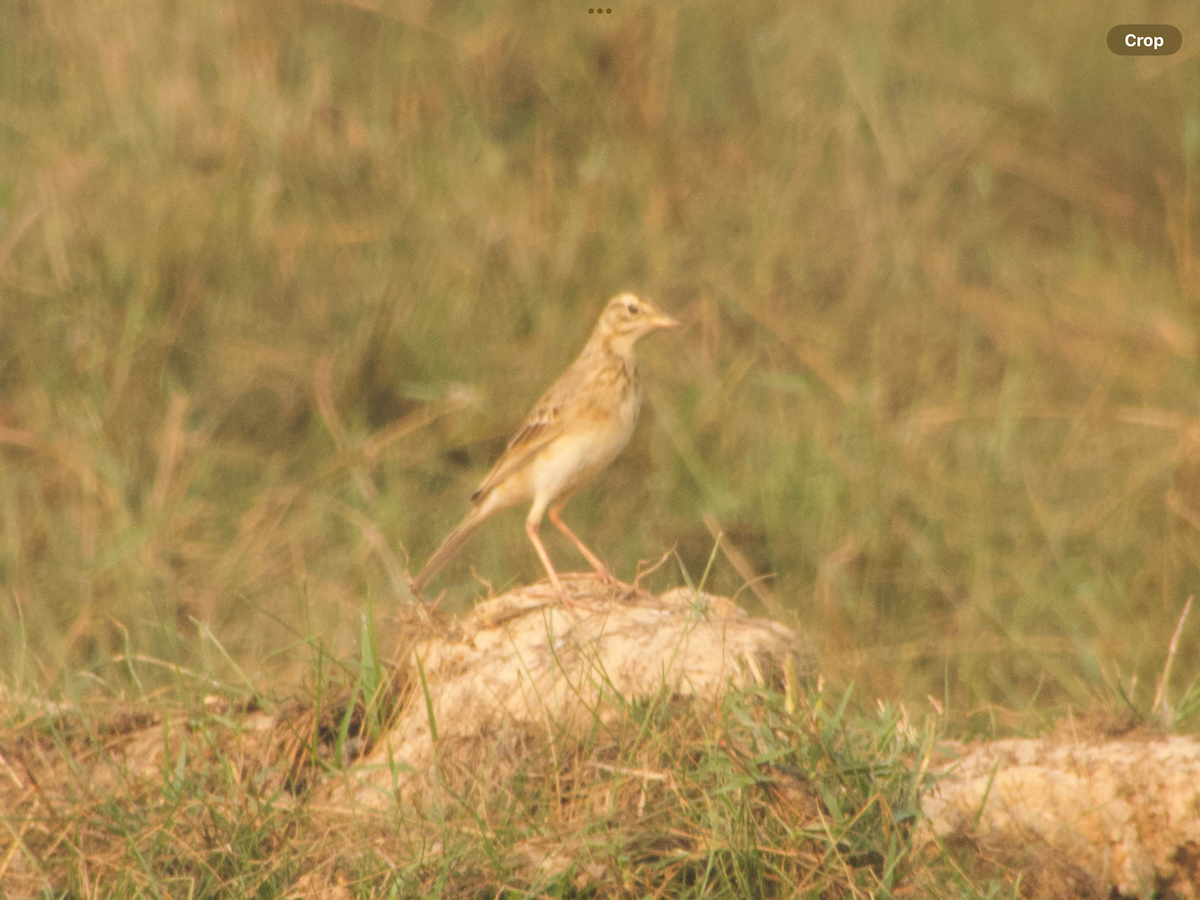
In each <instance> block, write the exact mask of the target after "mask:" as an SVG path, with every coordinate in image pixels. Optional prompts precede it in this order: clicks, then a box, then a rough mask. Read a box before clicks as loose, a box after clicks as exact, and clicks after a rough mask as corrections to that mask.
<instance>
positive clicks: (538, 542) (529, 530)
mask: <svg viewBox="0 0 1200 900" xmlns="http://www.w3.org/2000/svg"><path fill="white" fill-rule="evenodd" d="M539 520H540V517H539V519H534V518H533V517H530V518H529V519H528V520H526V522H525V533H526V534H527V535H529V540H530V541H532V542H533V549H534V550H536V551H537V555H538V559H540V560H541V561H542V565H543V566H545V567H546V574H547V575H549V576H550V583H551V584H552V585H554V590H555V591H557V592H558V596H559V597H561V598H562V599H563V600H566V599H567V592H566V591H564V590H563V586H562V582H561V581H559V580H558V573H557V572H555V571H554V563H552V562H550V554H549V553H547V552H546V548H545V547H543V546H542V539H541V538H540V537H538V522H539Z"/></svg>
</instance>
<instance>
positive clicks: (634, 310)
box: [625, 303, 641, 316]
mask: <svg viewBox="0 0 1200 900" xmlns="http://www.w3.org/2000/svg"><path fill="white" fill-rule="evenodd" d="M625 311H626V312H627V313H629V314H630V315H631V316H636V315H637V314H638V313H639V312H641V310H640V309H638V305H637V304H636V303H630V304H629V305H628V306H626V307H625Z"/></svg>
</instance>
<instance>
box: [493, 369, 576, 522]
mask: <svg viewBox="0 0 1200 900" xmlns="http://www.w3.org/2000/svg"><path fill="white" fill-rule="evenodd" d="M575 375H576V371H575V369H574V368H571V369H568V370H567V371H566V372H564V373H563V375H562V377H561V378H559V379H558V381H556V382H555V383H554V384H552V385H551V386H550V389H549V390H548V391H546V393H545V394H543V395H542V399H541V400H539V401H538V402H537V403H536V404H535V405H534V407H533V409H532V410H530V412H529V415H527V416H526V417H525V421H524V422H522V423H521V427H520V428H518V429H517V433H516V434H514V435H513V436H512V439H511V440H510V441H509V442H508V447H507V448H506V449H505V451H504V453H503V454H501V456H500V458H499V459H498V460H496V464H495V465H494V466H492V470H491V471H490V472H488V473H487V475H485V476H484V479H483V481H482V482H481V483H480V485H479V488H478V489H477V490H476V491H475V493H473V494H472V495H471V502H472V503H479V502H481V501H482V500H483V498H484V497H486V496H487V495H488V494H489V493H490V492H491V490H492V489H493V488H494V487H496V485H498V484H500V483H501V482H502V481H504V480H505V479H506V478H508V477H509V476H511V475H512V474H513V473H514V472H517V471H518V470H520V469H521V468H522V467H523V466H525V465H526V464H527V463H528V462H529V461H530V460H531V459H533V457H535V456H536V455H537V454H538V453H539V452H541V451H542V450H543V449H544V448H545V447H546V446H547V445H548V444H550V442H551V441H553V440H554V439H555V438H557V437H558V436H559V435H560V434H562V432H563V409H564V408H565V407H566V405H567V403H568V402H569V401H570V398H571V397H572V396H573V395H574V393H575V381H576V377H575Z"/></svg>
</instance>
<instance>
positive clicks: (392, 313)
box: [0, 0, 1200, 728]
mask: <svg viewBox="0 0 1200 900" xmlns="http://www.w3.org/2000/svg"><path fill="white" fill-rule="evenodd" d="M587 2H590V0H579V2H578V3H573V4H568V3H563V2H561V0H560V2H554V3H549V2H542V0H528V2H503V0H501V2H488V3H484V2H470V0H462V2H455V0H406V2H392V0H287V2H284V0H236V2H235V0H189V2H186V3H184V2H178V0H100V2H94V0H11V2H7V3H4V4H2V5H0V588H2V590H0V680H2V681H3V682H6V683H8V684H10V685H16V686H20V687H32V686H35V685H36V686H38V687H39V688H44V689H49V690H52V691H53V690H59V689H61V688H62V687H63V686H70V685H75V686H76V687H78V686H80V685H82V686H83V687H84V688H86V686H87V684H89V683H90V682H91V681H95V680H96V679H98V680H100V681H102V682H105V683H107V684H109V685H112V684H114V683H120V681H121V679H122V678H129V679H132V680H134V681H142V682H143V683H145V682H150V683H154V682H155V680H162V679H165V678H167V677H169V675H170V671H171V670H170V669H169V668H167V667H165V666H162V665H160V664H159V663H162V662H165V663H169V664H171V665H177V666H185V667H188V668H190V669H194V670H200V671H212V672H215V673H220V672H228V671H229V670H230V667H231V666H232V665H233V664H234V663H236V664H237V666H239V667H240V668H241V669H242V670H244V671H245V672H246V673H248V675H250V676H252V677H254V678H279V679H283V680H284V681H286V680H287V679H288V678H293V677H302V676H298V675H297V673H298V672H299V671H300V670H299V669H297V668H296V658H297V655H296V652H295V651H296V648H298V647H311V646H312V644H313V642H314V641H320V642H321V644H322V646H324V647H326V648H327V649H329V650H330V652H334V653H349V652H353V648H354V646H355V643H356V641H357V640H358V636H359V634H360V628H361V624H360V623H361V615H362V614H363V613H364V611H366V610H367V609H368V607H369V608H370V609H371V610H372V612H373V614H374V615H375V617H376V618H377V619H379V620H380V622H381V623H382V624H381V627H382V628H386V627H388V626H387V624H386V623H388V622H391V621H393V620H396V619H403V615H404V614H403V611H402V606H403V600H404V598H405V593H404V590H403V588H402V586H401V585H402V583H403V573H404V571H405V568H406V567H407V566H408V565H410V560H411V565H412V568H413V570H414V571H415V570H416V569H417V568H419V566H420V564H421V563H423V562H424V560H425V558H426V557H427V555H428V554H429V553H430V552H431V551H432V549H433V548H434V547H435V546H436V545H437V543H438V542H439V541H440V540H441V538H442V537H443V536H444V535H445V533H446V532H447V531H448V530H449V529H450V528H451V527H452V526H453V525H454V524H455V523H456V522H457V521H458V520H459V519H460V518H461V516H462V515H463V514H464V513H465V512H466V510H467V508H468V503H467V497H468V496H469V494H470V493H471V491H472V490H473V489H474V487H475V486H476V484H477V483H478V481H479V479H480V478H481V477H482V475H483V474H484V472H485V471H486V470H487V468H488V466H489V465H490V464H491V463H492V462H493V461H494V460H495V458H496V457H497V456H498V454H499V453H500V451H501V450H502V448H503V447H504V444H505V442H506V440H507V439H508V437H509V436H510V434H511V433H512V431H513V429H514V428H515V426H516V425H517V424H518V423H519V421H520V419H521V417H522V416H523V415H524V413H525V412H526V411H527V410H528V408H529V407H530V405H531V404H532V403H533V402H534V401H535V400H536V399H537V397H538V396H539V395H540V393H541V392H542V391H543V390H544V389H545V388H546V386H548V385H549V383H550V382H551V381H552V380H553V379H554V378H555V377H556V376H557V375H558V374H559V373H560V371H561V370H562V369H563V368H564V367H565V366H566V365H567V364H568V363H569V362H570V361H571V360H572V359H573V357H574V356H575V354H576V353H577V352H578V351H579V349H580V347H581V346H582V344H583V342H584V341H585V340H586V338H587V335H588V333H589V332H590V330H591V328H592V326H593V325H594V322H595V318H596V317H597V315H598V314H599V311H600V309H601V307H602V305H603V303H604V301H605V300H606V299H607V298H608V297H609V296H610V295H612V294H613V293H616V292H617V291H620V290H625V289H632V290H635V291H638V292H641V293H644V294H646V295H648V296H650V297H652V298H654V299H655V300H656V301H657V302H659V303H660V305H661V306H662V307H663V308H664V309H666V310H667V311H668V312H670V313H671V314H673V315H675V316H677V317H678V318H679V319H680V320H681V322H682V327H681V328H680V329H677V330H675V331H673V332H664V333H660V334H656V335H654V336H653V337H652V338H650V339H648V340H647V341H645V342H644V343H642V344H641V346H640V356H641V364H642V372H643V379H642V380H643V384H644V385H645V387H646V389H647V394H648V397H647V406H646V408H645V410H644V412H643V417H642V421H641V423H640V424H639V428H638V431H637V433H636V435H635V437H634V439H633V441H632V442H631V444H630V446H629V448H628V449H627V451H626V452H625V454H624V455H623V456H622V457H621V458H620V459H619V460H618V461H617V462H616V463H615V464H614V465H613V466H612V467H611V468H610V469H609V470H608V471H607V472H606V473H605V474H603V475H602V476H600V477H599V478H597V479H596V480H595V482H593V483H592V485H591V486H590V487H588V488H587V489H586V490H584V491H583V492H582V493H581V494H579V495H578V496H577V497H576V499H575V500H573V501H572V503H571V504H570V506H568V507H567V512H566V518H567V520H568V521H569V522H570V523H571V524H572V526H573V527H574V528H575V529H576V531H577V532H578V533H579V534H580V535H581V536H582V537H583V538H584V539H585V540H586V541H587V542H588V543H589V544H590V545H591V546H592V547H594V548H595V549H596V550H597V551H598V552H599V553H600V554H601V555H602V556H603V557H604V558H605V559H607V560H608V561H609V563H610V564H611V565H612V566H613V567H614V568H615V571H616V572H617V573H618V574H619V575H620V576H621V577H623V578H631V577H632V576H633V575H634V573H635V571H636V567H637V565H638V561H639V560H651V559H657V558H658V557H660V556H661V555H662V554H663V553H664V552H665V551H667V550H669V549H671V548H673V547H674V548H676V549H677V552H678V561H672V562H671V563H670V564H669V565H667V566H664V567H663V568H662V569H660V570H659V571H658V572H657V573H655V574H654V575H652V576H650V577H649V579H648V581H647V586H650V587H652V588H655V589H660V588H664V587H667V586H671V585H674V584H678V583H681V582H682V579H683V576H682V574H681V571H680V563H682V566H683V567H685V568H686V570H687V572H688V573H689V576H690V577H691V578H692V579H699V578H700V576H701V574H702V573H703V572H704V570H705V568H706V566H707V565H708V562H709V559H710V557H712V556H713V548H714V538H713V534H714V532H719V531H723V532H724V533H725V535H726V538H725V540H726V542H727V543H726V546H728V547H730V548H731V549H732V551H733V552H734V554H735V555H736V556H738V557H740V559H741V560H742V563H741V564H740V568H742V569H743V570H744V571H745V572H753V573H757V574H767V573H773V577H772V578H771V579H769V580H767V581H764V582H763V585H764V587H765V589H766V590H769V592H770V594H769V595H768V594H767V593H765V591H764V592H762V598H760V596H759V595H758V594H756V593H755V592H754V591H751V590H743V589H742V587H743V584H744V580H743V577H742V575H741V574H739V572H738V571H737V569H736V568H735V566H734V565H732V564H731V562H730V560H729V559H728V558H727V557H726V556H725V555H724V554H721V553H718V554H717V555H716V556H715V557H714V558H713V563H712V568H711V572H710V574H709V576H708V585H709V587H710V588H711V589H714V590H716V591H719V592H722V593H726V594H731V595H732V594H735V593H737V596H738V600H739V602H741V603H742V604H743V605H744V606H746V608H748V609H749V610H751V611H752V612H756V613H762V612H773V613H774V614H777V615H782V616H783V617H784V618H785V620H787V621H789V622H790V623H792V624H797V623H798V624H799V627H800V629H801V630H802V631H803V632H804V633H805V634H806V635H808V636H809V638H810V639H811V640H812V641H813V642H814V643H815V645H816V648H817V650H818V652H819V653H820V658H821V662H822V665H823V666H824V667H825V670H826V672H827V674H828V675H829V677H831V678H837V679H841V680H842V681H843V682H848V681H850V680H851V679H853V680H854V681H855V682H856V683H857V684H858V686H859V687H858V688H857V690H859V691H860V692H862V691H865V693H866V696H869V697H871V696H876V695H878V696H885V697H889V698H895V699H904V700H906V701H909V702H912V703H920V704H924V703H926V701H925V699H924V698H925V697H926V696H927V695H932V696H933V697H934V698H935V699H936V701H937V703H938V704H943V705H945V706H947V708H948V710H949V712H950V714H951V715H952V716H953V717H955V718H956V719H957V720H959V721H962V722H964V723H967V725H968V727H980V728H995V727H998V726H999V727H1002V726H1005V725H1006V724H1009V723H1015V722H1020V721H1022V720H1023V719H1024V717H1027V716H1028V715H1029V714H1031V713H1032V714H1034V715H1036V716H1042V715H1045V714H1046V712H1047V711H1054V710H1062V709H1063V708H1064V707H1066V706H1067V705H1086V704H1089V703H1094V702H1095V701H1096V698H1098V697H1100V698H1105V697H1112V696H1115V695H1117V694H1120V693H1121V692H1125V693H1127V694H1128V695H1129V697H1130V699H1131V700H1133V702H1134V703H1135V705H1140V706H1142V707H1145V706H1146V705H1148V704H1149V697H1150V694H1151V693H1152V692H1153V682H1154V679H1155V676H1156V674H1157V673H1158V672H1159V671H1160V670H1161V668H1162V665H1163V660H1164V657H1165V655H1166V650H1167V644H1168V642H1169V639H1170V636H1171V633H1172V631H1173V629H1174V627H1175V625H1176V621H1177V619H1178V617H1179V613H1180V610H1181V608H1182V606H1183V603H1184V601H1185V600H1186V598H1187V597H1188V596H1189V595H1190V594H1192V593H1193V592H1195V591H1197V589H1198V588H1200V406H1198V404H1197V399H1198V398H1197V384H1198V370H1197V363H1198V360H1197V355H1198V352H1200V246H1197V245H1196V244H1197V238H1198V236H1200V197H1198V196H1197V190H1198V188H1200V181H1198V174H1200V61H1198V59H1197V54H1198V52H1200V42H1198V41H1197V33H1198V32H1197V31H1196V28H1195V26H1196V24H1197V22H1196V19H1197V18H1200V12H1198V11H1197V9H1195V8H1193V7H1191V6H1187V5H1185V4H1165V3H1105V2H1098V3H1069V2H1063V0H1059V2H1033V0H1025V2H1016V3H1010V4H997V3H994V2H982V0H976V2H962V3H956V4H928V3H924V2H918V0H872V2H854V0H851V2H818V3H813V4H796V3H792V2H785V0H745V2H741V3H737V4H730V3H727V2H715V0H689V2H687V3H683V2H673V0H654V2H647V0H606V2H611V3H612V6H611V7H606V8H611V10H612V12H611V13H607V12H605V13H591V12H589V7H588V6H587V5H586V4H587ZM1142 21H1148V22H1159V21H1162V22H1169V23H1171V24H1174V25H1176V26H1177V27H1179V28H1180V29H1181V31H1182V32H1183V35H1184V42H1183V49H1182V51H1181V52H1180V53H1178V54H1177V55H1175V56H1172V57H1165V58H1133V57H1117V56H1114V55H1113V54H1111V53H1110V52H1109V51H1108V50H1107V48H1106V45H1105V36H1106V34H1107V32H1108V30H1109V28H1110V27H1112V26H1113V25H1115V24H1118V23H1122V22H1142ZM523 515H524V513H523V512H513V513H509V514H508V515H507V516H504V517H500V518H498V519H495V520H493V521H492V522H490V523H489V524H488V525H487V526H485V527H484V528H483V529H482V530H481V532H480V533H479V534H477V536H476V537H475V538H474V539H473V540H472V541H471V543H470V544H469V545H468V546H467V548H466V549H465V550H464V552H463V553H462V554H461V555H460V556H459V558H458V559H457V560H456V561H455V562H454V563H453V564H452V565H451V566H450V567H449V568H448V569H447V570H446V571H445V572H444V573H443V575H442V576H441V577H440V578H439V580H438V581H437V582H436V583H435V585H434V589H435V590H445V591H446V600H445V602H444V606H445V607H446V608H448V609H450V610H455V609H463V608H466V607H467V606H468V605H469V604H471V603H472V602H474V598H476V597H477V596H478V595H480V594H481V593H483V592H485V591H486V587H485V583H487V584H491V585H492V586H494V587H495V588H496V589H497V590H499V589H501V588H504V587H507V586H511V585H514V584H520V583H525V582H527V581H529V580H532V579H537V578H540V577H542V575H543V573H542V570H541V568H540V566H539V564H538V561H537V558H536V557H535V556H534V554H533V552H532V549H531V548H530V546H529V543H528V540H527V539H526V537H525V534H524V532H523V529H522V527H521V524H522V521H523ZM544 534H545V539H546V541H547V546H548V547H549V549H550V552H551V554H552V555H553V556H554V557H555V559H556V560H557V561H558V563H559V566H560V570H568V569H575V568H586V565H585V564H584V563H583V562H582V560H577V558H576V555H575V551H574V550H573V549H572V548H571V547H570V546H569V545H568V544H567V543H566V542H565V540H563V539H562V538H561V536H559V535H558V534H557V533H556V532H555V531H554V529H552V528H549V527H547V528H545V529H544ZM739 591H740V592H739ZM772 597H773V598H774V600H775V601H776V602H775V604H774V608H772V609H768V607H772V601H771V598H772ZM763 598H765V599H763ZM394 627H395V628H400V627H401V626H400V625H395V626H394ZM1198 638H1200V615H1197V616H1195V617H1194V618H1192V619H1191V620H1190V621H1189V622H1187V623H1185V628H1184V630H1183V633H1182V637H1181V642H1180V650H1179V657H1178V659H1177V660H1176V665H1175V676H1174V677H1175V685H1176V690H1177V691H1182V690H1183V688H1184V687H1186V686H1187V685H1188V684H1189V683H1191V682H1193V680H1194V678H1195V676H1196V672H1197V666H1196V661H1197V657H1196V649H1197V640H1198ZM138 660H141V662H138ZM151 660H157V661H159V662H158V663H156V662H150V661H151ZM1114 692H1115V693H1114Z"/></svg>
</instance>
